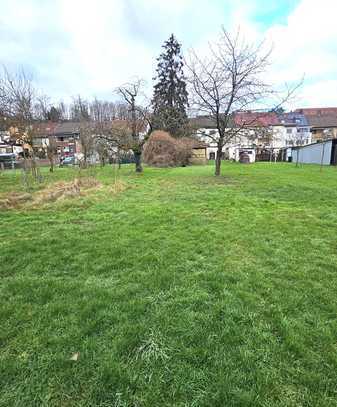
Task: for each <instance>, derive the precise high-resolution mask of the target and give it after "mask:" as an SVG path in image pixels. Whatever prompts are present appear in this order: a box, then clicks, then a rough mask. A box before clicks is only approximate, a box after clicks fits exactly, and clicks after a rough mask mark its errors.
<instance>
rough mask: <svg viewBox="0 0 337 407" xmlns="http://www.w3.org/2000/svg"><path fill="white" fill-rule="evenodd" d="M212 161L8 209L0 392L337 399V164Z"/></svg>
mask: <svg viewBox="0 0 337 407" xmlns="http://www.w3.org/2000/svg"><path fill="white" fill-rule="evenodd" d="M212 174H213V167H212V166H206V167H188V168H177V169H151V168H146V169H145V172H144V174H142V175H136V174H134V173H133V168H132V167H129V166H125V167H123V168H122V170H121V171H120V172H119V179H120V180H121V181H122V182H123V183H124V184H125V185H126V189H125V190H124V191H123V192H120V193H118V194H114V193H111V189H110V185H112V184H113V180H114V171H113V169H112V168H111V167H105V168H104V169H97V170H96V176H97V179H98V180H100V181H101V182H102V183H103V185H104V187H103V188H101V189H100V190H98V191H97V192H92V193H90V194H88V195H87V196H84V197H80V198H75V199H68V200H64V201H62V202H55V203H50V204H47V205H43V206H41V207H36V208H35V209H34V208H33V209H24V208H23V209H21V210H17V209H16V210H7V211H2V212H0V222H1V228H0V268H1V277H0V298H1V303H0V328H1V329H0V346H1V349H0V405H1V406H118V407H122V406H123V407H124V406H125V407H126V406H134V407H136V406H137V407H143V406H151V407H153V406H181V407H183V406H184V407H187V406H191V407H192V406H221V407H222V406H226V407H227V406H263V407H267V406H280V407H281V406H282V407H285V406H296V407H297V406H322V407H323V406H324V407H329V406H337V168H334V167H329V168H328V167H327V168H324V170H323V172H322V173H320V171H319V167H317V166H302V167H300V168H296V167H295V166H294V165H293V164H286V163H284V164H269V163H258V164H254V165H249V166H245V165H239V164H232V163H224V165H223V176H222V177H220V178H219V179H216V178H214V177H213V176H212ZM44 175H45V177H46V183H48V182H52V181H56V180H60V179H67V180H69V179H71V178H73V177H74V176H75V175H76V171H74V170H72V169H57V171H56V172H55V174H53V175H50V174H48V172H47V171H46V172H45V173H44ZM20 177H21V175H20V173H19V172H18V173H14V172H10V171H9V172H6V173H2V174H0V192H3V193H8V192H9V191H12V190H20V189H22V186H21V183H20V182H21V181H20V179H21V178H20ZM75 353H79V356H78V360H77V361H74V360H70V359H71V357H72V356H73V355H74V354H75Z"/></svg>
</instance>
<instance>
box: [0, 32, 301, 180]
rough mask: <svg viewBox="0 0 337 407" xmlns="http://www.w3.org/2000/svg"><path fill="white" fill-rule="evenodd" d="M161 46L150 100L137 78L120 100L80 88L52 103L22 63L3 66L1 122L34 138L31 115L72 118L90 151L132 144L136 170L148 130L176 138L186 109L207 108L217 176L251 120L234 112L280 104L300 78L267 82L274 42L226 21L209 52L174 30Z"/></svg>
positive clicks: (122, 89)
mask: <svg viewBox="0 0 337 407" xmlns="http://www.w3.org/2000/svg"><path fill="white" fill-rule="evenodd" d="M162 48H163V50H162V53H161V54H160V55H159V57H158V58H157V69H156V76H155V77H154V78H153V79H154V87H153V95H152V99H151V100H150V101H147V99H146V97H145V83H144V81H143V80H141V79H138V80H136V81H131V82H130V83H126V84H123V85H121V86H119V87H118V88H117V89H116V90H115V96H117V97H118V100H117V101H106V100H99V99H97V98H95V99H94V100H91V101H88V100H86V99H83V98H82V97H81V96H77V97H75V98H73V100H72V102H71V103H70V104H68V105H67V104H65V103H63V102H60V103H59V104H57V105H55V104H52V103H51V102H50V99H49V98H48V97H47V96H45V95H41V94H39V93H38V92H37V91H36V88H35V87H34V85H33V81H32V78H30V77H29V76H28V75H27V74H26V73H25V72H24V71H23V70H21V71H18V72H17V73H14V74H13V73H10V72H9V71H8V70H7V69H6V68H4V69H3V73H2V76H1V78H0V125H1V126H2V127H6V126H7V127H8V126H9V125H10V124H11V125H13V124H14V125H15V126H16V128H18V129H19V130H18V131H19V133H20V135H21V137H23V138H25V141H26V142H27V143H31V145H33V138H34V134H33V131H34V130H33V129H34V126H33V124H34V121H36V120H50V121H55V122H58V121H61V120H73V121H76V122H79V123H80V137H81V143H82V145H83V149H84V151H86V150H87V151H88V153H89V150H90V148H91V147H92V145H93V143H95V145H96V147H97V148H101V149H102V150H104V149H107V148H108V147H109V148H118V149H122V150H126V151H130V150H131V151H132V152H133V155H134V157H135V168H136V171H137V172H141V171H142V152H143V148H144V145H145V143H146V141H147V139H148V138H149V136H150V134H151V132H152V131H153V130H164V131H167V132H168V133H170V134H171V135H172V136H173V137H175V138H179V137H185V136H190V135H191V133H192V130H191V128H190V126H189V117H188V111H189V113H190V114H192V115H205V116H207V117H208V118H209V119H211V120H212V121H213V123H214V127H215V128H216V130H217V131H216V132H215V133H214V134H210V135H208V137H209V139H210V141H211V142H213V143H215V144H216V146H217V155H216V164H215V175H216V176H219V175H220V172H221V155H222V154H221V153H222V150H223V147H224V146H225V145H226V144H227V143H229V142H230V141H231V140H232V139H233V138H235V137H236V136H237V135H238V134H239V133H240V132H242V130H244V129H247V128H249V127H250V126H251V125H252V123H249V122H244V121H242V122H240V124H239V125H238V124H237V123H234V121H233V115H234V114H235V112H238V111H242V110H248V109H252V108H255V107H256V106H258V105H259V104H264V106H265V105H266V103H267V104H269V110H273V109H274V110H276V109H279V108H280V107H281V106H282V104H283V103H285V102H286V101H288V100H289V99H290V98H291V97H292V95H293V94H294V92H295V91H296V89H297V88H298V86H299V83H298V84H296V85H295V86H292V87H287V88H286V91H285V92H283V93H280V92H279V91H277V90H276V89H275V88H274V87H273V86H271V84H269V83H267V81H266V80H265V77H266V72H267V68H268V66H269V64H270V50H269V49H266V47H265V45H264V43H258V44H255V43H250V42H248V41H246V39H245V38H244V37H243V36H242V35H241V33H240V32H239V31H238V32H236V33H235V34H234V35H231V34H230V33H228V32H227V31H226V30H225V29H222V30H221V33H220V35H219V38H218V39H217V40H216V41H214V42H213V43H210V44H209V49H208V53H207V55H199V53H197V52H196V51H194V50H191V51H190V52H189V53H188V55H187V56H185V57H183V55H182V50H181V44H180V43H179V42H178V40H177V39H176V38H175V36H174V35H173V34H172V35H171V36H170V38H169V39H168V40H167V41H165V43H164V44H163V47H162ZM94 136H95V140H93V137H94ZM86 146H87V147H88V148H86ZM85 155H87V154H85ZM33 158H34V157H33ZM33 167H34V165H33Z"/></svg>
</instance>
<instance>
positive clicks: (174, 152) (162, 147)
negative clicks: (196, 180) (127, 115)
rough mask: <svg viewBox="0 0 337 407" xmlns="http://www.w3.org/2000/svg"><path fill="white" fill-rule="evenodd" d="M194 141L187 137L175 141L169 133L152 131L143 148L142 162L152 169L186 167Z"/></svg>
mask: <svg viewBox="0 0 337 407" xmlns="http://www.w3.org/2000/svg"><path fill="white" fill-rule="evenodd" d="M193 144H194V141H193V140H192V139H189V138H187V137H184V138H181V139H175V138H173V137H172V136H170V134H169V133H167V132H165V131H162V130H156V131H154V132H153V133H152V134H151V136H150V138H149V140H148V141H147V143H146V144H145V146H144V151H143V160H144V162H145V163H147V164H148V165H151V166H154V167H176V166H180V165H188V164H189V160H190V158H191V157H192V151H193Z"/></svg>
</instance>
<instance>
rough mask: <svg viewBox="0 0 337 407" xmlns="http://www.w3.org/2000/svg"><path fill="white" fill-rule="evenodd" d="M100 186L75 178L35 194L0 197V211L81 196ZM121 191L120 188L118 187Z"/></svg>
mask: <svg viewBox="0 0 337 407" xmlns="http://www.w3.org/2000/svg"><path fill="white" fill-rule="evenodd" d="M100 187H101V184H100V182H98V181H97V180H96V179H95V178H93V177H85V178H75V180H74V181H70V182H63V181H61V182H56V183H54V184H52V185H49V186H48V187H47V188H45V189H43V190H40V191H37V192H35V193H32V194H29V193H17V192H12V193H9V194H6V196H4V197H0V209H15V208H21V207H23V206H27V205H28V206H33V205H41V204H44V203H48V202H55V201H58V200H61V199H65V198H75V197H78V196H83V195H85V194H86V192H87V191H88V190H90V189H94V188H95V189H97V188H100ZM118 189H119V190H122V187H121V186H118Z"/></svg>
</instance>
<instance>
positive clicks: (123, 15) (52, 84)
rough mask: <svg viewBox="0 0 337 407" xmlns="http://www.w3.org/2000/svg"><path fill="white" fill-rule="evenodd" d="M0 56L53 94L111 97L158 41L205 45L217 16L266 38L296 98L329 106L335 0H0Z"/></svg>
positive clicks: (279, 75) (141, 70)
mask: <svg viewBox="0 0 337 407" xmlns="http://www.w3.org/2000/svg"><path fill="white" fill-rule="evenodd" d="M0 10H1V13H0V38H1V41H0V62H1V63H2V64H5V65H7V66H8V67H9V68H10V69H15V68H16V67H19V66H23V67H24V68H25V69H26V70H28V71H30V72H31V73H32V74H33V76H34V80H35V82H36V84H37V86H38V88H39V89H41V90H42V91H43V92H45V93H47V94H49V95H50V96H52V98H53V99H55V100H56V101H57V100H60V99H63V100H68V99H69V98H70V97H71V96H74V95H77V94H81V95H83V96H84V97H92V96H97V97H103V98H108V99H111V98H112V91H113V89H114V88H115V87H116V86H117V85H119V84H121V83H125V82H126V81H128V80H130V79H131V78H132V77H136V76H137V77H141V78H145V79H146V80H147V81H148V83H149V86H150V85H151V78H152V76H153V75H154V71H155V66H156V57H157V56H158V55H159V53H160V47H161V45H162V43H163V42H164V41H165V40H166V39H167V38H168V37H169V35H170V34H171V33H174V34H175V35H176V36H177V38H178V39H179V41H180V42H181V43H182V45H183V52H184V53H185V54H186V53H187V52H188V50H189V49H190V48H191V47H193V48H196V49H198V50H202V49H205V44H207V42H208V41H209V40H212V39H214V38H215V37H216V35H217V33H219V31H220V27H221V25H223V26H224V27H225V28H226V29H228V30H235V29H237V27H239V26H240V29H241V31H242V32H243V33H244V34H245V35H246V36H247V37H248V38H249V39H250V40H253V41H255V40H258V39H260V38H265V39H266V41H268V42H269V43H272V44H273V54H272V61H273V65H272V68H271V69H272V71H271V73H270V75H271V77H272V78H273V79H274V80H275V81H276V82H278V83H279V84H282V83H284V82H286V81H287V82H292V81H296V80H298V79H300V78H301V77H302V76H303V74H305V83H304V86H303V87H302V90H301V92H300V94H299V96H298V99H297V101H296V106H297V107H299V106H337V24H336V16H337V2H336V1H335V0H320V1H317V0H278V1H271V0H249V1H248V0H247V1H244V0H243V1H238V0H208V1H201V0H95V1H92V0H90V1H87V0H11V1H9V0H0Z"/></svg>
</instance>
